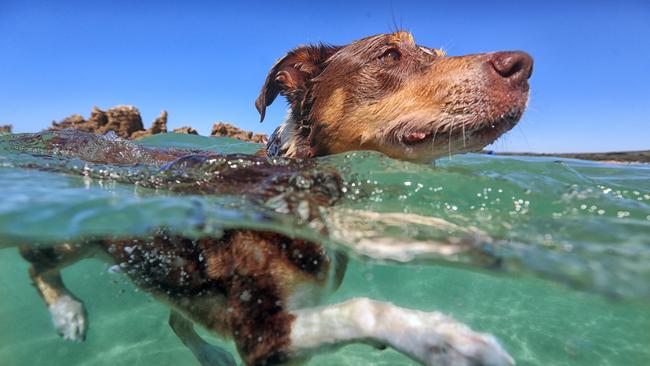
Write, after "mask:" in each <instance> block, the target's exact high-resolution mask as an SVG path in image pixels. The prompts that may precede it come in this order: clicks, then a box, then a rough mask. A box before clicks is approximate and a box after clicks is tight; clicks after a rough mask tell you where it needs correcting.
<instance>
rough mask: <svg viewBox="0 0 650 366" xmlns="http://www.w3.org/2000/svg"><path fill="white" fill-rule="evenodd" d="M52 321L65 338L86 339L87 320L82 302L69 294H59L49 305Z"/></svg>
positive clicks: (73, 339) (76, 340) (79, 340)
mask: <svg viewBox="0 0 650 366" xmlns="http://www.w3.org/2000/svg"><path fill="white" fill-rule="evenodd" d="M49 310H50V315H51V316H52V323H53V324H54V328H55V329H56V331H57V332H58V333H59V335H61V337H63V339H65V340H70V341H75V342H83V341H84V340H85V339H86V330H87V326H88V321H87V320H86V309H85V308H84V305H83V303H81V302H80V301H78V300H76V299H74V298H73V297H71V296H69V295H63V296H61V297H60V298H59V299H58V300H57V302H55V303H54V304H52V305H50V306H49Z"/></svg>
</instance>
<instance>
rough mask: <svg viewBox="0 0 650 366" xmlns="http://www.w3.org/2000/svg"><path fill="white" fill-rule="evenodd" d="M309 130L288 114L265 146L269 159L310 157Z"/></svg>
mask: <svg viewBox="0 0 650 366" xmlns="http://www.w3.org/2000/svg"><path fill="white" fill-rule="evenodd" d="M309 139H310V128H309V127H307V126H306V125H305V124H304V123H300V122H296V119H295V117H294V116H292V113H289V114H288V115H287V117H286V118H285V120H284V121H283V122H282V124H280V126H279V127H278V128H276V129H275V131H273V134H272V135H271V136H270V137H269V142H268V143H267V144H266V155H267V156H269V157H284V158H299V159H305V158H310V157H312V153H311V148H310V144H309Z"/></svg>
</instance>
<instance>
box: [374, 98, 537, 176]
mask: <svg viewBox="0 0 650 366" xmlns="http://www.w3.org/2000/svg"><path fill="white" fill-rule="evenodd" d="M524 109H525V101H524V102H523V103H515V105H514V106H512V107H511V108H510V109H509V110H507V111H506V112H504V113H498V114H495V115H492V116H487V118H485V119H478V118H476V117H474V116H481V115H485V114H481V113H475V114H471V115H470V116H472V117H469V118H468V116H467V115H465V116H462V115H461V116H450V119H449V120H448V121H446V122H445V124H444V127H440V123H439V122H433V121H431V120H428V121H426V122H423V123H421V124H420V125H421V126H422V127H412V126H413V125H410V126H408V127H407V128H402V129H394V130H392V131H391V132H392V135H391V136H389V137H388V138H387V139H386V140H388V141H389V142H390V143H389V145H390V148H389V149H388V151H385V153H386V154H387V155H389V156H391V157H393V158H397V159H403V160H408V161H413V162H420V163H422V162H430V161H432V160H434V159H436V158H439V157H442V156H449V155H454V154H462V153H468V152H475V151H479V150H481V149H483V148H484V147H485V146H487V145H490V144H491V143H493V142H494V141H496V140H497V139H498V138H499V137H501V135H503V134H504V133H506V132H508V131H510V130H511V129H512V128H513V127H514V126H515V125H517V123H518V122H519V120H520V118H521V116H522V115H523V112H524Z"/></svg>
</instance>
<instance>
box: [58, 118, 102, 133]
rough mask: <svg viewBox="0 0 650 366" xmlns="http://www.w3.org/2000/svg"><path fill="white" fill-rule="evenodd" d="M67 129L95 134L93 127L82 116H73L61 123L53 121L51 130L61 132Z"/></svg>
mask: <svg viewBox="0 0 650 366" xmlns="http://www.w3.org/2000/svg"><path fill="white" fill-rule="evenodd" d="M66 128H74V129H75V130H82V131H85V132H93V128H92V126H90V125H89V124H88V123H86V120H84V118H83V117H82V116H81V115H78V114H73V115H71V116H68V117H66V118H64V119H62V120H61V121H60V122H56V121H52V127H50V130H53V131H59V130H63V129H66Z"/></svg>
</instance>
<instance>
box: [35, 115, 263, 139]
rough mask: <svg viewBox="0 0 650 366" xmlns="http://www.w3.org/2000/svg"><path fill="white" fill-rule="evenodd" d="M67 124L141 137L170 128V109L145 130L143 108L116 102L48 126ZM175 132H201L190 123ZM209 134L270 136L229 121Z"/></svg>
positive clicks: (255, 137)
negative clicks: (87, 115) (118, 104)
mask: <svg viewBox="0 0 650 366" xmlns="http://www.w3.org/2000/svg"><path fill="white" fill-rule="evenodd" d="M66 128H73V129H75V130H81V131H85V132H91V133H96V134H102V135H103V134H105V133H107V132H108V131H113V132H115V134H117V135H118V136H120V137H122V138H124V139H139V138H143V137H146V136H152V135H156V134H159V133H166V132H167V112H166V111H162V112H160V115H159V116H158V118H156V119H155V120H154V121H153V123H152V124H151V127H149V129H147V130H145V129H144V126H143V125H142V117H141V116H140V111H139V110H138V109H137V108H135V107H133V106H117V107H113V108H110V109H108V110H105V111H104V110H102V109H99V108H97V107H93V110H92V111H91V112H90V117H88V119H87V120H86V119H84V117H83V116H81V115H78V114H73V115H71V116H69V117H66V118H64V119H63V120H61V121H59V122H56V121H52V126H50V128H49V129H48V130H51V131H58V130H63V129H66ZM174 133H183V134H189V135H198V134H199V133H198V131H197V130H195V129H194V128H192V127H190V126H183V127H179V128H175V129H174ZM210 136H221V137H232V138H236V139H239V140H242V141H250V142H256V143H261V144H265V143H266V142H267V141H268V137H267V136H266V135H264V134H261V133H253V132H251V131H245V130H242V129H241V128H239V127H236V126H234V125H232V124H229V123H224V122H217V123H215V124H214V126H212V132H211V133H210Z"/></svg>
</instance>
